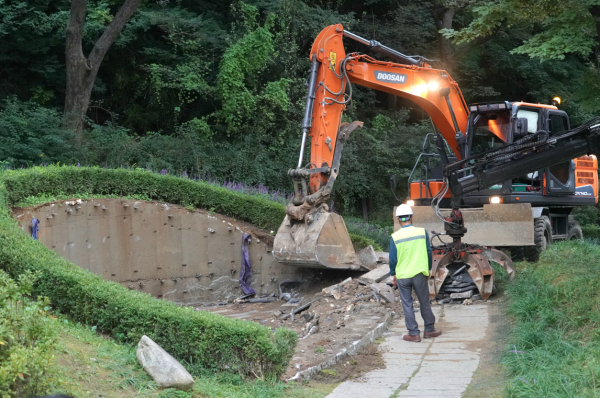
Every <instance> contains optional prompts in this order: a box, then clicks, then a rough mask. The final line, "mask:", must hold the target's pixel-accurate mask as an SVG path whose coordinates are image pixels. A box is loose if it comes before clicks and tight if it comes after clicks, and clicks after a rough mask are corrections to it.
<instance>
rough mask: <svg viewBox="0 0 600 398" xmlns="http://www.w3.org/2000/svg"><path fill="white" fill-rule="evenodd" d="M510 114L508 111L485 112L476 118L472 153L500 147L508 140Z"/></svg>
mask: <svg viewBox="0 0 600 398" xmlns="http://www.w3.org/2000/svg"><path fill="white" fill-rule="evenodd" d="M509 131H510V116H509V114H508V112H502V113H484V114H481V115H478V116H477V118H476V119H475V125H474V129H473V142H472V149H471V153H472V154H477V153H481V152H485V151H487V150H490V149H493V148H498V147H501V146H503V145H505V144H506V143H507V142H508V133H509Z"/></svg>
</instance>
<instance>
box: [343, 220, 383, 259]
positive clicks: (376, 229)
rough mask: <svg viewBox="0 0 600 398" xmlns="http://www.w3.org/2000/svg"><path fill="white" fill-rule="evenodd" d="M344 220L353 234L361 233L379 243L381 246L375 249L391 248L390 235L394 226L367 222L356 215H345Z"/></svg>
mask: <svg viewBox="0 0 600 398" xmlns="http://www.w3.org/2000/svg"><path fill="white" fill-rule="evenodd" d="M390 219H391V217H390ZM344 222H345V223H346V227H347V228H348V232H350V233H351V234H356V235H360V236H362V237H365V238H368V239H371V240H373V241H374V242H375V244H377V246H378V247H379V249H375V250H379V251H383V250H385V251H388V250H389V247H390V235H391V234H392V232H393V229H394V227H392V226H390V227H387V228H382V227H380V226H379V225H375V224H372V223H369V222H366V221H364V220H362V219H360V218H356V217H344ZM369 244H371V243H369ZM373 247H375V246H373Z"/></svg>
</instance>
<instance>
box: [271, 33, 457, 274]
mask: <svg viewBox="0 0 600 398" xmlns="http://www.w3.org/2000/svg"><path fill="white" fill-rule="evenodd" d="M344 37H346V38H349V39H352V40H355V41H358V42H360V43H363V44H365V45H367V46H368V47H369V48H370V49H371V51H373V52H377V53H380V54H383V55H385V56H387V57H388V58H390V59H393V60H394V61H395V62H384V61H378V60H376V59H374V58H372V57H370V56H368V55H365V54H360V53H350V54H346V51H345V48H344V43H343V39H344ZM310 60H311V69H310V74H309V79H308V96H307V101H306V109H305V114H304V118H303V121H302V144H301V149H300V158H299V160H298V166H297V167H296V168H295V169H291V170H289V172H288V174H289V175H290V176H291V177H292V178H293V181H294V198H293V199H292V202H291V203H290V204H289V205H288V206H287V208H286V218H285V220H284V222H283V223H282V225H281V227H280V228H279V230H278V232H277V235H276V237H275V242H274V255H275V257H276V258H277V259H278V260H279V261H281V262H284V263H288V264H295V265H302V266H308V267H319V268H351V269H360V268H369V264H372V263H373V262H374V253H359V254H356V253H355V252H354V249H353V245H352V242H351V240H350V237H349V235H348V232H347V230H346V227H345V225H344V222H343V220H342V218H341V217H340V216H339V215H337V214H332V213H330V212H329V208H328V206H327V203H326V202H327V201H328V200H329V197H330V194H331V191H332V189H333V184H334V182H335V179H336V178H337V175H338V173H339V167H340V159H341V155H342V149H343V146H344V144H345V142H346V141H347V140H348V138H349V136H350V134H351V132H352V131H353V130H354V129H356V128H357V127H359V126H362V122H358V121H355V122H352V123H349V124H348V123H342V122H341V120H342V114H343V112H344V111H345V110H346V108H347V106H349V105H350V103H351V101H352V85H353V84H357V85H361V86H364V87H369V88H373V89H375V90H379V91H383V92H386V93H389V94H393V95H397V96H399V97H402V98H406V99H409V100H411V101H413V102H414V103H415V104H416V105H417V106H419V107H420V108H422V109H423V110H424V111H425V112H426V113H427V114H428V115H429V116H430V117H431V119H432V121H433V123H434V124H435V126H436V127H437V128H438V130H439V131H440V133H441V135H442V136H443V137H444V138H445V140H446V141H447V142H448V143H449V145H450V146H451V147H452V149H453V151H454V152H455V154H456V156H457V157H458V158H459V159H460V158H462V157H464V153H465V144H466V138H465V130H466V126H467V120H468V113H469V111H468V107H467V105H466V103H465V100H464V98H463V96H462V93H461V91H460V89H459V87H458V85H457V83H456V82H455V81H454V80H453V79H452V78H451V77H450V75H449V74H448V72H446V71H444V70H439V69H434V68H432V67H431V65H429V63H428V62H427V60H425V59H423V58H420V57H409V56H406V55H404V54H401V53H399V52H397V51H395V50H393V49H391V48H389V47H386V46H383V45H381V44H380V43H378V42H376V41H372V40H367V39H364V38H362V37H360V36H357V35H355V34H353V33H351V32H348V31H345V30H344V28H343V26H342V25H340V24H338V25H331V26H328V27H327V28H325V29H323V30H322V31H321V33H320V34H319V35H318V36H317V38H316V40H315V42H314V44H313V46H312V48H311V52H310ZM307 136H309V137H310V162H309V163H308V164H307V165H304V166H303V164H302V162H303V159H304V149H305V146H306V138H307ZM307 180H308V184H307ZM371 252H372V249H371Z"/></svg>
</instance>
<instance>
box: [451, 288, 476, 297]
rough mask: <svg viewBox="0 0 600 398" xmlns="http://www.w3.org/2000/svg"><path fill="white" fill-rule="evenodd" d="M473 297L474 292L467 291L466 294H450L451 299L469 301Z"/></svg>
mask: <svg viewBox="0 0 600 398" xmlns="http://www.w3.org/2000/svg"><path fill="white" fill-rule="evenodd" d="M471 297H473V290H467V291H466V292H460V293H451V294H450V298H451V299H468V298H471Z"/></svg>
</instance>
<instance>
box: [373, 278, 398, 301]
mask: <svg viewBox="0 0 600 398" xmlns="http://www.w3.org/2000/svg"><path fill="white" fill-rule="evenodd" d="M369 287H370V288H371V289H372V290H373V292H374V293H375V294H377V295H378V296H379V297H381V298H383V299H384V300H385V301H387V302H388V303H393V302H394V289H392V288H391V287H389V286H388V285H387V284H385V283H371V284H369Z"/></svg>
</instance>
